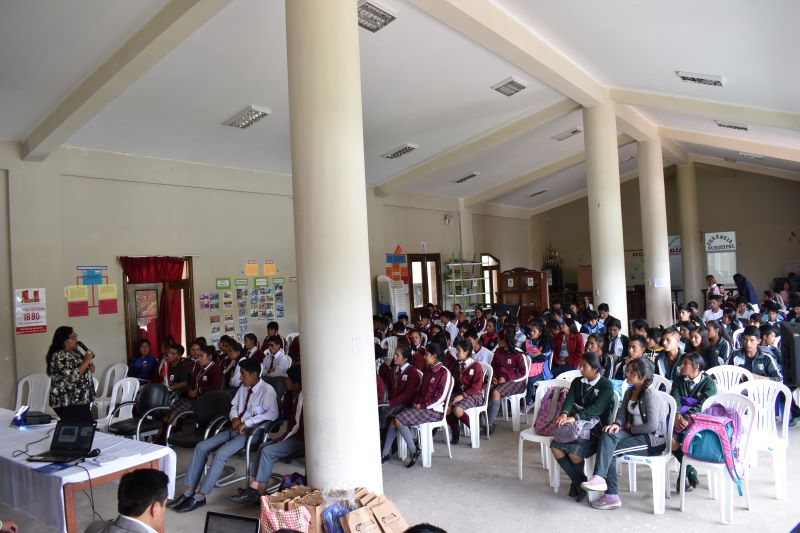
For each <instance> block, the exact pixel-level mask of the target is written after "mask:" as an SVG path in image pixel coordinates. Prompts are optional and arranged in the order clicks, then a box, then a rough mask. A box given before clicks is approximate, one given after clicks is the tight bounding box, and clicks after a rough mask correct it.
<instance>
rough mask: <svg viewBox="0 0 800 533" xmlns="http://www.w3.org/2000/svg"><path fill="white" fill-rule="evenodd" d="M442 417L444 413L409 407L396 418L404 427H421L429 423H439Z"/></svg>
mask: <svg viewBox="0 0 800 533" xmlns="http://www.w3.org/2000/svg"><path fill="white" fill-rule="evenodd" d="M442 416H443V415H442V413H437V412H436V411H434V410H433V409H414V408H413V407H409V408H407V409H404V410H403V411H402V412H401V413H400V414H398V415H397V416H396V417H395V418H396V419H397V421H398V422H400V423H401V424H403V425H404V426H419V425H420V424H427V423H428V422H437V421H439V420H441V419H442Z"/></svg>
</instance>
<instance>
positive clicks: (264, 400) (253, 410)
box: [228, 380, 280, 427]
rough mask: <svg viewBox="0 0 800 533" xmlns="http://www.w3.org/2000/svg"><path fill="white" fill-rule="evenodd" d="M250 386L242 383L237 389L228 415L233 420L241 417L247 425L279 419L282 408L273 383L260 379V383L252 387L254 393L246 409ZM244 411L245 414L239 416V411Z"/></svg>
mask: <svg viewBox="0 0 800 533" xmlns="http://www.w3.org/2000/svg"><path fill="white" fill-rule="evenodd" d="M248 388H249V387H245V386H244V385H242V386H241V387H239V390H237V391H236V396H234V397H233V400H232V401H231V411H230V413H229V414H228V417H229V418H230V419H231V420H233V419H234V418H239V419H240V420H241V421H242V422H244V425H245V426H247V427H252V426H255V425H258V424H260V423H261V422H264V421H265V420H277V419H278V417H279V416H280V410H279V409H278V396H277V394H276V393H275V389H273V388H272V385H270V384H268V383H266V382H264V381H262V380H258V383H256V384H255V385H253V387H252V388H253V394H251V395H250V401H249V402H247V405H246V407H247V410H246V411H245V401H246V400H247V390H248ZM242 411H244V414H243V415H242V416H241V417H239V413H241V412H242Z"/></svg>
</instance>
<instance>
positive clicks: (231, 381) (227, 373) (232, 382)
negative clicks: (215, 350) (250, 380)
mask: <svg viewBox="0 0 800 533" xmlns="http://www.w3.org/2000/svg"><path fill="white" fill-rule="evenodd" d="M219 347H220V349H221V350H222V355H223V357H222V359H220V360H219V366H220V368H221V369H222V383H223V388H225V389H236V388H238V387H239V385H241V384H242V381H241V375H240V370H239V363H240V362H241V361H242V360H243V359H244V356H243V355H242V350H239V349H238V343H237V342H236V341H234V340H233V339H231V338H230V337H228V339H227V340H223V339H222V338H220V340H219Z"/></svg>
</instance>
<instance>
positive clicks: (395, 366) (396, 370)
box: [384, 344, 420, 425]
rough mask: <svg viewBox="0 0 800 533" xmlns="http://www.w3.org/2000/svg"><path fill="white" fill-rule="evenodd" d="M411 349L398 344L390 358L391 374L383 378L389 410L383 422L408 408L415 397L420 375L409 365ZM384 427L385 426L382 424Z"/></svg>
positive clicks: (405, 345)
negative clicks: (387, 394) (386, 389)
mask: <svg viewBox="0 0 800 533" xmlns="http://www.w3.org/2000/svg"><path fill="white" fill-rule="evenodd" d="M411 353H412V352H411V347H410V346H409V345H407V344H399V345H398V346H397V348H396V349H395V350H394V356H393V357H392V368H391V374H390V375H389V376H388V377H387V378H384V381H386V384H387V385H388V387H387V388H388V393H389V408H388V409H387V410H386V413H385V420H387V421H388V420H390V419H391V418H392V417H394V416H396V415H397V414H399V413H400V411H402V410H403V409H406V408H407V407H410V406H411V404H412V403H413V400H414V398H415V397H416V396H417V389H418V388H419V380H420V374H419V372H418V371H417V369H416V368H415V367H414V366H412V365H411V362H410V360H411ZM384 425H385V424H384Z"/></svg>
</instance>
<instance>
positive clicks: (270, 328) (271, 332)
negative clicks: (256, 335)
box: [261, 320, 288, 353]
mask: <svg viewBox="0 0 800 533" xmlns="http://www.w3.org/2000/svg"><path fill="white" fill-rule="evenodd" d="M279 328H280V326H278V323H277V322H275V321H274V320H273V321H272V322H270V323H268V324H267V336H266V337H264V344H262V346H261V353H267V341H268V340H269V338H270V337H277V338H278V340H279V341H280V343H279V346H280V349H281V350H286V349H287V348H288V346H287V343H286V339H284V338H283V337H282V336H281V334H280V333H278V329H279Z"/></svg>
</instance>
